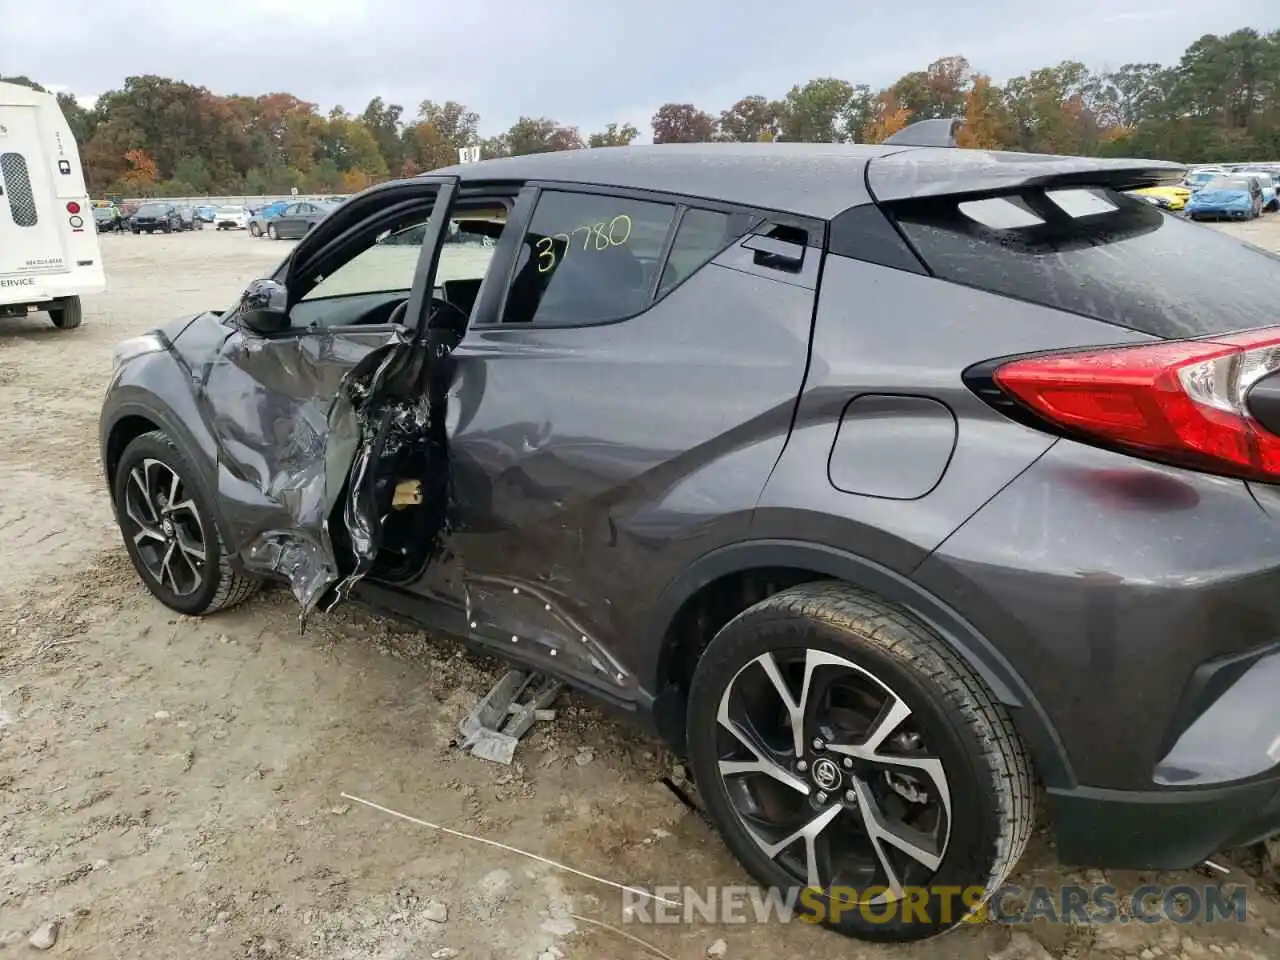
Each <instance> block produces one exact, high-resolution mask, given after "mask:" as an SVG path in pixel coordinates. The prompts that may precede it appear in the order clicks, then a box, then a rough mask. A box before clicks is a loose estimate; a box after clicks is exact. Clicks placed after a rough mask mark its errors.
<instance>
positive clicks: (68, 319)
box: [49, 297, 84, 330]
mask: <svg viewBox="0 0 1280 960" xmlns="http://www.w3.org/2000/svg"><path fill="white" fill-rule="evenodd" d="M49 319H50V320H52V321H53V325H54V326H55V327H57V328H58V329H59V330H74V329H75V328H76V327H78V326H80V322H81V321H82V320H83V319H84V309H83V308H82V307H81V305H80V298H79V297H64V298H63V299H61V300H59V301H58V305H57V306H56V307H52V308H50V310H49Z"/></svg>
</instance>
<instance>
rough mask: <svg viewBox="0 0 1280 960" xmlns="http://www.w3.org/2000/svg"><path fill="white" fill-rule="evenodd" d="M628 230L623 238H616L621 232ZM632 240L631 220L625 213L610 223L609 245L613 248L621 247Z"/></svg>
mask: <svg viewBox="0 0 1280 960" xmlns="http://www.w3.org/2000/svg"><path fill="white" fill-rule="evenodd" d="M624 227H625V228H626V232H624V233H623V234H622V236H621V237H618V236H615V234H617V233H618V232H619V231H620V230H622V229H623V228H624ZM630 239H631V218H630V217H628V216H627V215H626V214H625V213H620V214H618V215H617V216H616V217H614V218H613V219H612V220H610V221H609V243H610V245H611V246H615V247H620V246H622V245H623V244H624V243H626V242H627V241H628V240H630Z"/></svg>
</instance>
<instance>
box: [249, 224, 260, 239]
mask: <svg viewBox="0 0 1280 960" xmlns="http://www.w3.org/2000/svg"><path fill="white" fill-rule="evenodd" d="M249 234H250V235H251V236H254V237H260V236H262V228H261V227H260V226H258V225H257V224H256V223H251V224H249Z"/></svg>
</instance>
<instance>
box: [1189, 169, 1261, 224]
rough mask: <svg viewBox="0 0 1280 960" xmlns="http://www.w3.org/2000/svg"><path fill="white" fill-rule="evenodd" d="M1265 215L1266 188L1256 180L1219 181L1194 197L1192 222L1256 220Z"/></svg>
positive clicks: (1201, 189)
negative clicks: (1263, 188) (1264, 192)
mask: <svg viewBox="0 0 1280 960" xmlns="http://www.w3.org/2000/svg"><path fill="white" fill-rule="evenodd" d="M1260 213H1262V187H1261V186H1260V185H1259V183H1258V181H1257V179H1255V178H1254V177H1233V176H1226V177H1218V178H1217V179H1216V180H1210V181H1209V182H1208V183H1206V184H1205V185H1204V186H1203V187H1201V188H1200V189H1199V190H1197V191H1196V192H1195V193H1193V194H1191V198H1190V199H1189V200H1188V201H1187V216H1188V217H1190V218H1191V219H1192V220H1218V219H1222V218H1227V219H1231V220H1252V219H1254V218H1255V217H1257V216H1258V215H1259V214H1260Z"/></svg>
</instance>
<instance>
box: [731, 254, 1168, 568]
mask: <svg viewBox="0 0 1280 960" xmlns="http://www.w3.org/2000/svg"><path fill="white" fill-rule="evenodd" d="M1148 339H1150V338H1148V337H1146V336H1144V335H1141V334H1137V333H1134V332H1132V331H1129V330H1125V329H1123V328H1120V327H1116V326H1112V325H1110V324H1105V323H1101V322H1099V321H1096V320H1090V319H1088V318H1085V317H1080V316H1076V315H1073V314H1066V313H1062V312H1060V311H1056V310H1051V309H1048V308H1045V307H1039V306H1035V305H1032V304H1027V303H1023V302H1021V301H1016V300H1012V299H1009V298H1007V297H1000V296H996V295H994V294H989V293H984V292H982V291H979V290H973V289H970V288H968V287H963V286H959V285H957V284H953V283H948V282H945V281H941V280H936V279H934V278H932V277H928V276H923V275H919V274H913V273H908V272H906V271H902V270H894V269H891V268H887V267H881V266H878V265H875V264H869V263H864V262H861V261H858V260H853V259H850V258H847V257H841V256H835V255H829V256H828V257H827V259H826V263H825V266H824V270H823V277H822V287H821V291H820V293H819V299H818V314H817V322H816V324H815V329H814V335H813V345H812V357H811V360H810V366H809V373H808V377H807V378H806V381H805V385H804V390H803V393H802V395H801V397H800V401H799V405H798V408H797V414H796V421H795V426H794V428H793V430H792V434H791V438H790V440H789V441H788V443H787V446H786V449H785V451H784V453H783V455H782V457H781V459H780V461H779V463H778V465H777V468H776V469H775V470H774V472H773V475H772V476H771V477H770V479H769V482H768V484H767V485H766V487H765V489H764V492H763V494H762V496H761V498H760V502H759V505H758V507H757V510H756V514H755V518H754V522H753V530H752V533H753V535H754V536H760V537H788V538H792V539H803V540H807V541H810V542H815V543H821V544H824V545H827V546H832V547H836V548H839V549H843V550H847V551H849V552H852V553H854V554H856V555H858V556H861V557H863V558H865V559H868V560H872V561H875V562H876V563H878V564H881V565H883V566H886V567H889V568H890V569H892V570H895V571H898V572H901V573H908V572H910V571H911V570H912V569H914V568H915V567H916V566H917V565H919V564H920V563H921V562H922V561H923V560H924V559H925V557H927V556H928V555H929V553H930V552H931V551H932V550H934V549H935V548H936V547H937V546H938V544H940V543H941V542H942V541H943V540H944V539H945V538H946V537H947V536H948V535H949V534H951V533H952V531H954V530H955V529H956V528H957V527H958V526H959V525H960V524H961V523H963V522H964V520H965V519H966V518H967V517H969V516H970V515H972V514H973V513H974V512H975V511H976V510H978V508H979V507H981V506H982V504H983V503H985V502H986V501H987V500H988V499H990V498H991V497H992V496H993V495H994V494H995V493H996V492H997V491H998V490H1000V488H1001V487H1003V486H1004V485H1005V484H1007V483H1009V481H1011V480H1012V479H1013V478H1014V477H1016V476H1017V475H1018V474H1019V473H1021V472H1022V471H1023V470H1025V469H1026V468H1027V466H1028V465H1030V464H1031V463H1032V462H1034V461H1035V459H1036V458H1037V457H1039V456H1041V455H1042V454H1043V453H1044V452H1045V451H1046V450H1048V449H1049V447H1050V446H1052V444H1053V442H1054V438H1053V437H1052V436H1049V435H1047V434H1044V433H1040V432H1039V431H1036V430H1032V429H1029V428H1027V427H1024V426H1021V425H1019V424H1016V423H1013V422H1012V421H1010V420H1008V419H1007V418H1005V417H1004V416H1002V415H1000V414H998V413H997V412H995V411H994V410H992V409H991V408H990V407H989V406H987V404H985V403H984V402H983V401H981V400H980V399H978V398H977V397H976V396H975V395H974V394H973V393H972V392H971V391H970V390H969V389H968V387H966V386H965V384H964V382H963V380H962V379H961V374H962V372H963V371H964V370H965V368H967V367H969V366H970V365H972V364H974V363H977V362H980V361H983V360H988V359H991V358H994V357H1000V356H1005V355H1009V354H1016V353H1024V352H1030V351H1035V350H1042V349H1050V348H1058V347H1072V346H1085V345H1089V344H1098V343H1127V342H1135V341H1144V340H1148ZM868 398H874V400H875V402H874V405H871V404H866V403H864V402H863V401H864V400H866V399H868ZM921 398H928V399H931V400H933V401H936V402H938V403H941V404H942V405H944V406H945V408H946V409H947V410H949V411H950V413H951V414H952V416H953V417H954V435H953V436H948V435H947V433H946V431H945V430H939V429H938V418H936V417H930V418H929V419H930V426H929V429H930V431H931V432H932V433H933V434H934V436H935V438H936V439H935V440H933V441H930V442H926V443H921V444H917V445H915V446H913V444H912V443H911V442H909V441H911V440H912V439H913V438H915V437H918V436H919V431H920V425H921V409H922V402H921ZM855 399H858V400H859V405H858V406H857V407H855V408H854V410H857V409H858V407H868V408H869V407H872V406H874V410H873V417H874V421H875V423H874V429H858V430H848V429H841V430H839V440H838V441H837V433H838V428H839V427H840V423H841V419H842V417H843V416H844V414H845V411H846V409H847V408H849V406H850V403H851V401H854V400H855ZM847 426H848V422H847V421H846V427H847ZM943 445H950V446H951V447H952V449H951V451H950V453H949V454H947V455H946V456H945V457H944V456H943V455H942V454H944V453H946V451H944V450H942V449H941V448H942V447H943ZM940 462H941V463H942V465H943V470H942V472H941V476H940V477H939V476H938V475H937V471H938V465H939V463H940ZM859 463H861V464H862V465H863V466H862V475H863V476H870V475H872V474H874V475H876V477H877V483H875V484H870V485H867V486H866V489H874V490H875V491H876V493H877V494H879V495H866V494H860V493H857V492H848V490H849V489H850V488H851V485H850V484H849V483H847V482H842V483H841V486H843V487H845V489H843V490H842V489H838V488H837V487H836V486H835V485H834V484H833V483H832V482H831V470H832V469H833V465H834V466H838V467H839V468H840V469H842V470H844V471H845V472H846V473H852V474H855V475H856V474H857V473H858V465H859ZM885 464H894V465H895V467H894V469H896V470H897V471H898V474H899V476H898V481H897V482H898V484H899V485H900V492H899V493H898V494H896V495H894V496H886V495H885V494H886V493H887V492H888V490H887V488H886V485H885V480H886V477H891V476H892V472H891V471H890V472H886V471H885V470H884V469H883V466H884V465H885ZM921 490H924V491H926V492H924V493H923V494H922V493H921Z"/></svg>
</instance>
